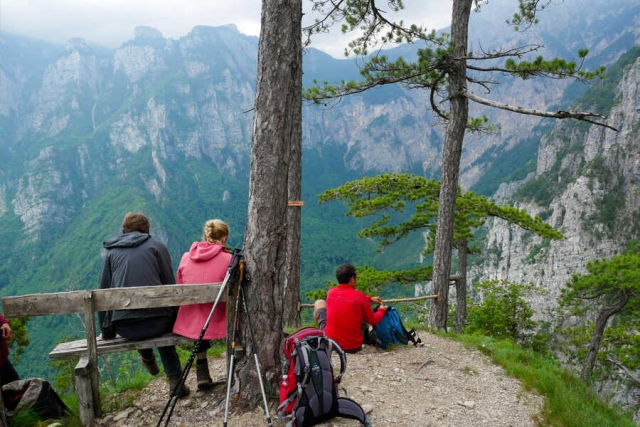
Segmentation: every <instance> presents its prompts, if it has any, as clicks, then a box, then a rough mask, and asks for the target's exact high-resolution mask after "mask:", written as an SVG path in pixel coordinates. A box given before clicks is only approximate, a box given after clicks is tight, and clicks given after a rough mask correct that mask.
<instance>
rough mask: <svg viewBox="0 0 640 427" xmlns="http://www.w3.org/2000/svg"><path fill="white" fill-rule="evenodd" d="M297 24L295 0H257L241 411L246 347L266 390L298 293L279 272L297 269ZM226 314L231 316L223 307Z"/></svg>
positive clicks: (237, 374) (252, 383)
mask: <svg viewBox="0 0 640 427" xmlns="http://www.w3.org/2000/svg"><path fill="white" fill-rule="evenodd" d="M301 20H302V0H292V1H287V2H281V1H276V0H263V1H262V23H261V28H260V42H259V48H258V74H257V85H256V95H255V104H254V107H255V108H254V121H253V139H252V148H251V170H250V180H249V207H248V214H247V227H246V230H245V237H244V249H245V258H246V265H247V268H248V269H249V271H250V273H251V281H250V282H249V284H248V285H247V286H246V289H244V294H245V295H246V304H247V311H248V312H249V314H250V320H251V324H252V326H253V332H254V334H255V336H254V338H255V341H256V344H257V348H253V349H252V348H251V340H250V330H249V327H248V326H249V325H248V323H247V319H246V318H245V317H244V316H241V317H240V322H239V324H240V331H239V334H238V336H237V341H238V342H239V347H241V348H243V349H244V355H243V357H239V359H240V360H239V362H238V363H237V364H236V365H235V366H234V372H233V375H234V379H235V381H234V387H235V389H234V392H236V393H237V396H238V400H237V402H238V403H240V404H241V405H243V406H249V407H251V406H252V405H254V402H255V400H254V398H255V397H256V396H257V395H259V393H260V388H259V385H258V378H257V375H256V369H255V365H254V364H253V360H252V358H251V357H250V350H253V351H255V352H256V354H257V356H258V359H259V361H260V364H261V366H262V368H263V374H264V377H265V380H266V382H271V381H273V384H272V387H276V384H275V381H277V378H278V375H277V370H278V369H280V367H281V365H282V364H281V363H280V362H281V359H280V358H281V353H282V350H281V343H282V338H283V333H282V332H283V327H284V326H285V324H286V323H287V315H286V313H287V312H288V311H290V310H291V309H292V307H290V306H288V305H287V303H288V302H289V303H290V302H291V301H293V299H289V298H288V296H289V295H291V293H293V294H294V295H299V293H300V291H299V288H296V286H297V285H298V284H297V283H296V282H295V281H294V282H291V281H290V279H291V277H289V278H288V277H287V268H299V265H291V263H290V261H291V259H292V257H294V256H296V255H295V254H293V255H292V251H294V252H295V251H296V250H297V251H299V242H295V241H292V239H293V240H295V239H296V236H299V231H297V232H290V227H296V226H297V227H299V224H290V223H288V221H290V220H291V219H292V216H289V215H288V213H287V212H288V209H290V208H288V203H287V202H288V200H289V197H293V198H299V195H297V194H295V192H297V191H298V189H299V188H300V187H299V183H298V186H297V189H296V185H295V183H294V184H291V183H290V180H291V179H295V180H298V181H299V176H298V172H297V171H298V169H299V167H300V165H296V164H292V163H295V162H298V161H299V158H300V153H301V150H302V149H301V141H302V138H301V124H300V120H301V117H302V113H301V109H302V94H301V81H302V36H301V35H302V30H301ZM290 175H291V176H290ZM296 246H297V248H296ZM297 256H299V255H297ZM294 264H295V263H294ZM298 264H299V263H298ZM230 307H231V305H230ZM295 310H296V312H297V310H298V307H297V306H296V307H295ZM229 316H233V313H231V310H230V313H229ZM229 325H233V321H231V322H229Z"/></svg>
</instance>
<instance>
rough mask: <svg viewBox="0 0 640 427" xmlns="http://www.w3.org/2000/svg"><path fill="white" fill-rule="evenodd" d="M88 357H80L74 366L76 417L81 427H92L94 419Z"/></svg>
mask: <svg viewBox="0 0 640 427" xmlns="http://www.w3.org/2000/svg"><path fill="white" fill-rule="evenodd" d="M90 364H91V362H89V358H88V357H86V356H85V357H81V358H80V360H79V361H78V364H77V365H76V370H75V373H76V391H77V393H78V415H79V416H80V422H81V423H82V425H83V426H93V422H94V419H95V413H94V406H93V395H92V391H91V377H90V376H89V366H90Z"/></svg>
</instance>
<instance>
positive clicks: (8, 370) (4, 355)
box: [0, 314, 20, 385]
mask: <svg viewBox="0 0 640 427" xmlns="http://www.w3.org/2000/svg"><path fill="white" fill-rule="evenodd" d="M0 330H2V339H1V340H0V341H1V342H0V375H1V377H0V378H1V380H2V381H1V385H5V384H9V383H10V382H13V381H17V380H19V379H20V377H19V376H18V373H17V372H16V370H15V368H14V367H13V365H12V364H11V362H10V361H9V346H8V345H7V340H10V339H11V338H12V337H13V331H12V330H11V325H9V321H8V320H7V319H5V318H4V316H3V315H2V314H0Z"/></svg>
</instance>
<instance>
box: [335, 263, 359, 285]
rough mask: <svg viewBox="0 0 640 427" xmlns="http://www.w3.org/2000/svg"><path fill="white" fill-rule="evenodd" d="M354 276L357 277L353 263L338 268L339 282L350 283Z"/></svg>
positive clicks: (337, 276) (337, 277)
mask: <svg viewBox="0 0 640 427" xmlns="http://www.w3.org/2000/svg"><path fill="white" fill-rule="evenodd" d="M352 277H356V268H355V267H354V266H353V265H351V264H342V265H341V266H340V267H338V269H337V270H336V279H338V283H349V280H351V278H352Z"/></svg>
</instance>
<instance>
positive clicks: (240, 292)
mask: <svg viewBox="0 0 640 427" xmlns="http://www.w3.org/2000/svg"><path fill="white" fill-rule="evenodd" d="M244 267H245V262H244V260H241V261H240V280H238V285H237V286H236V308H235V312H234V321H233V322H234V328H233V339H232V341H231V356H230V358H229V378H228V379H227V398H226V401H225V408H224V422H223V423H222V425H223V426H224V427H227V419H228V415H229V397H230V393H231V383H232V380H233V364H234V360H235V353H236V334H237V332H238V329H239V327H240V323H239V321H238V318H239V316H238V313H239V311H240V308H239V307H240V300H242V309H243V311H244V315H245V316H246V318H247V325H248V326H249V335H250V337H251V350H252V351H253V359H254V361H255V364H256V371H257V373H258V382H259V383H260V392H261V393H262V400H263V401H264V412H265V417H266V418H267V424H268V425H269V427H271V426H272V424H271V416H270V415H269V405H268V403H267V394H266V393H265V391H264V383H263V382H262V373H261V372H260V362H259V361H258V354H257V353H256V343H255V339H254V337H253V328H252V327H251V318H250V317H249V310H248V309H247V302H246V301H245V298H244V290H243V287H242V285H243V284H244V283H245V282H248V281H249V280H250V279H249V277H248V274H247V275H245V270H244Z"/></svg>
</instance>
